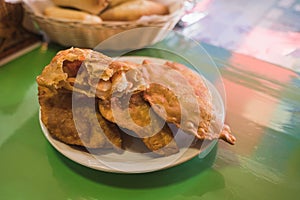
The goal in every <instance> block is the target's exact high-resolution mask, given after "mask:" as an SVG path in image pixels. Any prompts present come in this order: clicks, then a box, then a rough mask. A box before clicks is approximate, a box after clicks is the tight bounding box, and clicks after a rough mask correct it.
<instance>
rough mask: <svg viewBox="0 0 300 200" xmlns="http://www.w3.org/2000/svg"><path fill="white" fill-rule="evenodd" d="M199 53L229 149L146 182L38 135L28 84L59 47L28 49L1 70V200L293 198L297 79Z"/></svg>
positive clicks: (243, 60) (298, 150)
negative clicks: (210, 67)
mask: <svg viewBox="0 0 300 200" xmlns="http://www.w3.org/2000/svg"><path fill="white" fill-rule="evenodd" d="M205 47H206V48H207V50H208V52H209V53H210V54H212V55H213V59H214V60H215V62H216V63H217V65H218V67H219V69H220V71H221V74H222V79H223V83H224V86H225V89H226V94H227V98H226V123H228V124H229V125H230V126H231V127H232V131H233V133H234V135H235V136H236V137H237V143H236V145H234V146H230V145H228V144H225V143H224V142H222V141H220V142H219V143H218V145H217V146H215V148H214V149H213V150H212V151H211V152H210V153H209V154H208V155H207V156H206V157H205V158H203V159H200V158H199V157H195V158H193V159H192V160H190V161H188V162H186V163H183V164H181V165H179V166H176V167H173V168H170V169H165V170H162V171H157V172H151V173H145V174H113V173H107V172H101V171H96V170H93V169H90V168H87V167H84V166H81V165H79V164H77V163H75V162H73V161H71V160H69V159H68V158H66V157H64V156H63V155H61V154H60V153H59V152H58V151H56V150H55V149H54V148H53V147H52V146H51V145H50V144H49V142H48V141H47V140H46V138H45V137H44V135H43V133H42V131H41V128H40V125H39V117H38V108H39V105H38V99H37V84H36V82H35V77H36V76H37V75H38V74H40V72H41V70H42V69H43V67H44V66H45V65H47V64H48V63H49V62H50V60H51V58H52V57H53V56H54V55H55V54H56V53H57V51H58V50H59V49H62V47H59V46H54V45H50V46H49V48H48V49H47V50H46V51H43V50H41V49H40V48H37V49H35V50H33V51H31V52H29V53H27V54H25V55H23V56H22V57H20V58H17V59H15V60H13V61H11V62H10V63H8V64H6V65H4V66H2V67H0V96H1V98H0V160H1V164H0V199H8V200H14V199H20V200H21V199H22V200H23V199H26V200H27V199H30V200H35V199H37V200H40V199H66V200H98V199H99V200H100V199H101V200H106V199H157V200H158V199H175V200H179V199H190V200H196V199H230V200H233V199H249V200H253V199H298V198H299V196H300V170H299V169H300V79H299V74H297V73H295V72H293V71H289V70H287V69H284V68H281V67H278V66H275V65H272V64H269V63H265V62H262V61H259V60H256V59H254V58H251V57H248V56H243V55H239V54H234V53H230V52H227V51H225V50H223V49H218V48H215V47H212V46H208V45H206V46H205Z"/></svg>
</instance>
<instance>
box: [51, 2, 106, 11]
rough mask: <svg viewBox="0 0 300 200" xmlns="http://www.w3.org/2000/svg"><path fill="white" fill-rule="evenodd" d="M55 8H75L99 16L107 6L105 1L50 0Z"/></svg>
mask: <svg viewBox="0 0 300 200" xmlns="http://www.w3.org/2000/svg"><path fill="white" fill-rule="evenodd" d="M52 1H53V3H54V4H55V5H57V6H65V7H71V8H77V9H79V10H83V11H86V12H89V13H91V14H99V13H100V12H101V11H103V10H104V9H105V8H106V7H107V6H108V2H107V0H52Z"/></svg>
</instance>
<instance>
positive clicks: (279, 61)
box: [0, 0, 300, 72]
mask: <svg viewBox="0 0 300 200" xmlns="http://www.w3.org/2000/svg"><path fill="white" fill-rule="evenodd" d="M7 1H9V2H20V1H18V0H6V1H5V0H0V5H1V7H0V59H1V60H2V61H0V64H1V63H2V65H3V63H4V61H7V60H9V59H8V58H7V57H9V56H11V55H14V56H13V57H15V56H17V55H16V54H15V53H16V52H17V51H20V50H22V49H24V48H25V47H27V48H28V47H29V46H31V45H36V42H37V41H39V39H40V37H38V36H37V35H33V34H30V31H28V28H27V30H26V29H24V28H23V26H24V24H26V25H25V26H27V27H28V20H27V19H26V17H25V18H24V17H23V10H22V6H21V5H20V3H18V4H10V3H6V2H7ZM184 2H185V13H186V14H185V15H183V16H182V18H181V21H180V22H179V23H178V24H177V26H176V28H175V29H176V30H178V31H180V32H182V33H183V34H184V35H186V36H188V37H191V38H193V39H195V40H197V41H199V42H201V43H205V44H210V45H214V46H217V47H221V48H224V49H226V50H229V51H232V52H237V53H241V54H245V55H248V56H252V57H254V58H257V59H261V60H263V61H267V62H270V63H273V64H276V65H279V66H282V67H285V68H289V69H292V70H294V71H297V72H300V32H299V31H300V0H265V1H261V0H252V1H249V0H186V1H184ZM31 30H33V29H31ZM4 59H6V60H4Z"/></svg>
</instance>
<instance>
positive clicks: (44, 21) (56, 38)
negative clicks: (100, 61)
mask: <svg viewBox="0 0 300 200" xmlns="http://www.w3.org/2000/svg"><path fill="white" fill-rule="evenodd" d="M23 7H24V9H25V12H26V14H27V15H28V16H29V17H30V18H31V19H32V21H33V22H34V23H36V24H37V26H38V27H39V29H40V30H42V31H43V32H44V33H45V34H46V36H47V37H48V38H49V39H50V40H51V41H53V42H56V43H58V44H60V45H63V46H67V47H69V46H76V47H84V48H94V47H96V46H97V45H98V44H99V43H100V42H102V41H104V40H105V39H107V38H109V37H111V36H113V35H116V34H117V33H120V32H123V31H126V30H130V29H134V28H139V27H158V28H160V30H161V31H165V30H168V31H169V30H171V29H173V28H174V26H175V25H176V23H177V22H178V20H179V19H180V17H181V15H182V6H178V10H176V11H175V12H173V13H171V14H170V15H168V16H167V17H166V16H165V17H163V18H162V19H161V20H157V19H156V20H155V21H147V22H138V21H136V22H109V21H103V22H101V23H93V24H91V23H83V22H76V21H65V20H58V19H53V18H49V17H46V16H43V15H37V14H35V13H33V12H32V11H31V9H29V8H28V6H27V5H25V4H23ZM156 34H157V35H160V36H163V35H164V34H163V33H156ZM143 37H147V36H143ZM153 38H155V39H156V40H157V37H153V35H152V36H151V37H150V38H149V41H148V42H147V43H149V44H152V43H153V42H154V41H153ZM161 39H162V38H161ZM144 44H145V42H144Z"/></svg>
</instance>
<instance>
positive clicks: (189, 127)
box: [144, 62, 235, 144]
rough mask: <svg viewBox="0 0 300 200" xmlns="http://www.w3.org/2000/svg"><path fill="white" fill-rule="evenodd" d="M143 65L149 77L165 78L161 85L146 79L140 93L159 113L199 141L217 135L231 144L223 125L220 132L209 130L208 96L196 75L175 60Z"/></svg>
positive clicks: (212, 116)
mask: <svg viewBox="0 0 300 200" xmlns="http://www.w3.org/2000/svg"><path fill="white" fill-rule="evenodd" d="M144 68H145V69H146V71H147V73H149V74H150V75H151V76H148V77H151V80H153V79H157V78H160V79H162V80H166V81H165V82H162V83H161V84H160V83H155V81H154V80H153V81H150V82H153V83H151V84H150V86H149V87H148V88H147V89H146V91H145V92H144V98H145V99H146V100H147V101H149V102H150V104H151V105H152V108H153V109H154V111H155V112H156V113H157V114H158V115H159V116H161V117H162V118H164V119H165V120H166V121H167V122H170V123H174V124H175V125H176V126H177V127H178V128H181V129H182V130H184V131H186V132H189V133H192V134H194V135H195V136H196V137H197V138H199V139H201V140H203V139H210V140H212V139H217V138H220V139H223V140H225V141H226V142H228V143H230V144H234V142H235V138H234V136H232V135H231V134H230V129H229V128H227V126H226V128H224V129H223V130H221V133H220V134H219V133H212V132H213V131H212V130H211V129H212V127H211V126H213V124H212V122H213V119H214V117H215V116H214V113H213V107H212V97H211V94H210V91H209V89H208V88H207V86H206V84H205V82H204V80H203V79H202V78H201V77H200V76H199V75H197V74H196V73H195V72H193V71H192V70H190V69H189V68H187V67H186V66H184V65H182V64H179V63H171V62H167V63H165V64H164V65H163V66H160V67H154V66H153V65H152V64H151V63H148V64H147V63H145V64H144ZM172 70H175V71H172ZM175 83H176V84H175ZM174 84H175V86H174Z"/></svg>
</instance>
